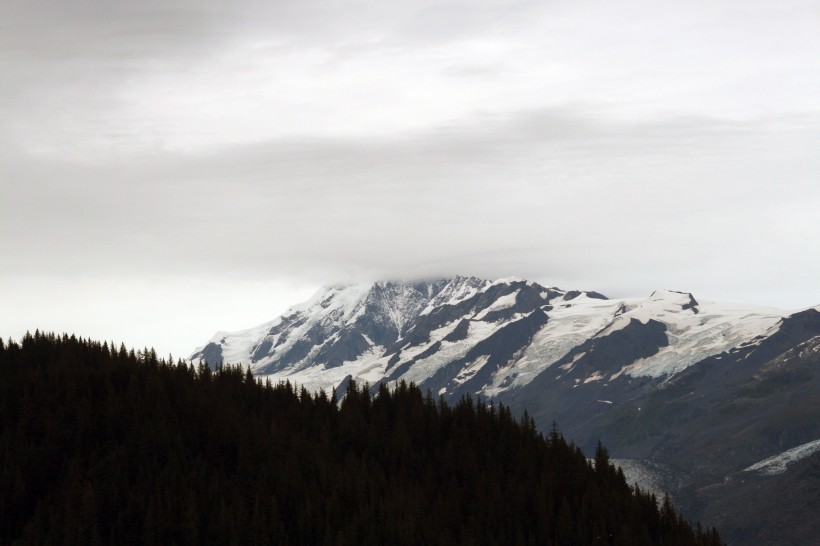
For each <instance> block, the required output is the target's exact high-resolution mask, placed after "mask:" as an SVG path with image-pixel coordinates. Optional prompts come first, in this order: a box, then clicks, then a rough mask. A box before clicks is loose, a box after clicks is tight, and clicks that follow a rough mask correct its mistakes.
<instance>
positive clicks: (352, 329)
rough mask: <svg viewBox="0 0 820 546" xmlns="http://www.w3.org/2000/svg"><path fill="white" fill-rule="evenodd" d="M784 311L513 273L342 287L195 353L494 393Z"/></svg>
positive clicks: (718, 344)
mask: <svg viewBox="0 0 820 546" xmlns="http://www.w3.org/2000/svg"><path fill="white" fill-rule="evenodd" d="M786 316H788V314H787V313H784V312H781V311H779V310H773V309H765V308H756V307H751V306H738V305H732V304H722V303H715V302H701V301H698V300H696V299H695V298H694V296H692V294H690V293H688V292H677V291H672V290H656V291H654V292H652V294H651V295H650V296H649V297H648V298H643V299H615V300H610V299H607V298H606V297H604V296H602V295H601V294H598V293H596V292H582V291H578V290H570V291H566V290H562V289H559V288H554V287H553V288H546V287H544V286H541V285H540V284H537V283H535V282H532V281H527V280H524V279H519V278H515V277H510V278H504V279H499V280H496V281H490V280H486V279H480V278H476V277H467V276H457V277H452V278H448V279H439V280H431V281H417V282H396V281H379V282H371V283H362V284H355V285H333V286H327V287H324V288H322V289H321V290H319V291H317V292H316V294H314V295H313V297H311V298H310V299H309V300H308V301H306V302H305V303H303V304H300V305H297V306H294V307H292V308H290V309H289V310H288V311H287V312H286V313H285V314H283V315H282V316H281V317H279V318H278V319H276V320H274V321H271V322H268V323H264V324H262V325H259V326H257V327H255V328H251V329H248V330H243V331H240V332H233V333H225V332H220V333H219V334H217V335H215V336H214V337H213V338H212V339H211V341H210V342H209V343H208V344H206V345H205V346H204V347H201V348H200V349H198V350H197V351H196V352H195V353H194V354H193V355H192V359H194V360H196V359H200V358H202V359H205V360H206V361H207V362H208V363H209V364H211V365H215V364H216V363H218V362H224V363H243V364H245V365H250V366H251V369H252V370H253V372H254V373H256V374H258V375H268V376H272V378H274V379H276V378H278V379H284V378H289V379H291V380H293V381H295V382H297V383H300V384H304V385H306V386H308V387H309V388H319V387H321V388H325V389H328V390H329V389H331V388H334V387H335V386H337V385H338V384H339V383H340V382H341V380H342V379H344V378H345V377H346V376H348V375H350V376H351V377H353V378H354V379H356V380H358V381H361V382H364V381H367V382H370V383H371V384H373V383H377V382H379V381H383V380H388V381H394V380H399V379H405V380H407V381H414V382H416V383H417V384H420V385H421V386H422V387H426V388H430V389H432V390H433V391H434V392H436V393H441V394H446V395H457V394H458V393H463V392H471V393H482V394H484V395H490V396H496V395H501V394H503V393H507V392H511V391H512V390H515V389H519V388H522V387H524V386H526V385H528V384H529V383H530V382H532V381H533V380H534V379H536V378H543V377H546V376H545V375H544V374H548V375H549V376H550V377H563V378H564V379H562V380H566V379H567V378H570V377H571V378H572V380H573V381H575V380H576V379H577V380H578V381H579V385H590V384H592V383H595V382H601V384H605V383H606V382H607V381H614V380H616V379H617V378H619V377H625V378H626V377H649V378H664V377H666V378H668V377H671V376H673V375H675V374H677V373H679V372H681V371H682V370H684V369H686V368H687V367H689V366H691V365H693V364H695V363H697V362H699V361H701V360H703V359H705V358H709V357H712V356H715V355H719V354H721V353H723V352H726V351H729V350H731V349H734V348H742V347H745V346H748V345H749V344H755V345H758V344H760V343H761V342H762V340H765V339H767V338H768V337H770V336H772V335H774V334H776V332H777V331H778V329H779V326H778V324H779V321H781V320H782V319H783V318H784V317H786Z"/></svg>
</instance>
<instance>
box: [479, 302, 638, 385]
mask: <svg viewBox="0 0 820 546" xmlns="http://www.w3.org/2000/svg"><path fill="white" fill-rule="evenodd" d="M621 303H622V300H601V299H597V298H589V297H587V296H586V294H582V295H581V296H578V297H577V298H575V299H573V300H570V302H568V303H567V304H564V305H560V306H555V307H554V308H553V309H552V310H551V311H549V312H548V313H547V315H548V320H547V324H545V325H544V326H543V327H542V328H541V329H540V330H539V331H538V332H536V334H535V336H533V339H532V343H530V345H529V346H528V347H527V348H526V349H525V350H524V352H523V353H522V354H521V357H520V358H519V359H518V360H517V361H516V362H515V364H514V365H513V366H508V367H506V368H504V369H501V370H499V371H498V373H497V374H496V375H495V377H494V378H493V382H492V384H491V385H488V386H487V387H486V388H485V389H484V393H485V394H486V395H488V396H494V395H497V394H499V393H500V392H501V391H503V390H506V389H507V388H510V387H513V388H514V387H523V386H524V385H526V384H527V383H529V382H530V381H532V380H533V379H535V378H536V377H537V376H538V375H539V374H540V373H541V372H543V371H544V370H545V369H546V368H548V367H550V366H551V365H552V364H554V363H555V362H557V361H558V360H560V359H561V358H562V357H563V356H564V355H565V354H567V353H568V352H569V351H570V350H572V349H573V348H574V347H576V346H578V345H580V344H581V343H583V342H584V341H586V340H587V339H589V338H591V337H592V336H593V335H594V334H595V333H596V332H598V331H600V330H601V329H602V328H604V327H606V326H607V324H609V323H610V322H611V321H612V317H613V315H614V314H615V312H616V311H617V310H618V309H619V308H620V306H621Z"/></svg>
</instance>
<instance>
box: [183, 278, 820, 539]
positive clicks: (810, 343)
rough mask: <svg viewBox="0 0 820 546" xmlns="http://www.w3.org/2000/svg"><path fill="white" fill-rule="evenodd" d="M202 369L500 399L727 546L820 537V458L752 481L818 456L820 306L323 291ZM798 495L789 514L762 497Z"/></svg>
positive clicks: (668, 294) (467, 284) (658, 297)
mask: <svg viewBox="0 0 820 546" xmlns="http://www.w3.org/2000/svg"><path fill="white" fill-rule="evenodd" d="M192 359H194V360H198V359H203V360H205V361H207V362H208V363H209V364H210V365H212V366H215V365H217V364H218V362H220V361H222V362H224V363H226V364H229V363H240V364H243V365H245V366H249V367H250V369H251V371H252V372H253V373H254V374H256V375H257V376H258V377H267V378H270V379H272V380H273V381H285V380H287V381H290V382H291V383H295V384H298V385H301V386H305V387H307V388H308V389H309V390H319V389H324V390H325V391H326V392H328V393H330V392H334V391H335V392H337V393H339V394H341V393H342V392H343V391H344V386H345V385H346V384H347V383H348V382H349V381H350V380H355V381H356V382H357V383H359V384H362V383H365V382H367V383H369V384H370V385H371V386H372V388H373V390H374V391H375V390H377V389H378V385H379V384H380V383H390V384H394V383H395V382H399V381H406V382H408V383H411V382H412V383H414V384H416V385H418V386H419V388H421V389H422V390H423V391H428V392H431V393H432V394H433V395H435V396H441V397H442V398H443V399H444V400H447V401H450V402H453V401H457V400H459V399H460V398H462V397H463V396H465V395H469V396H476V395H477V396H479V397H481V398H483V399H486V400H495V401H498V402H501V403H503V404H505V405H507V406H509V407H510V408H511V410H512V411H513V412H514V413H516V414H518V415H521V414H523V412H524V411H526V412H527V413H528V415H530V416H531V417H532V418H533V419H534V422H535V424H536V426H537V427H538V428H540V429H541V430H542V431H547V430H549V428H550V426H551V425H552V423H555V422H557V423H558V424H559V426H560V427H561V430H562V432H563V433H564V434H565V435H566V436H567V437H568V438H571V439H572V440H573V441H574V442H575V443H576V444H577V445H578V446H579V447H581V448H582V449H583V450H584V451H586V452H587V453H591V452H593V451H594V449H595V445H596V443H597V442H598V441H599V440H601V441H603V442H604V443H605V444H606V445H607V446H609V449H610V453H611V454H612V456H613V457H615V458H617V459H618V460H620V461H622V462H623V464H624V466H625V468H628V469H633V470H635V474H634V476H635V479H638V480H640V479H641V475H644V476H654V478H653V480H654V483H656V484H662V485H663V487H664V488H665V490H666V491H668V492H669V493H670V494H671V495H672V496H673V498H674V499H675V500H676V502H679V503H680V505H681V507H682V509H683V511H684V513H685V515H686V516H687V517H689V518H690V519H692V520H700V521H702V522H704V523H706V524H707V525H719V526H720V527H721V528H722V529H726V530H727V532H726V534H725V537H726V538H727V539H728V543H729V544H749V543H755V544H778V545H781V544H795V545H800V544H807V543H810V540H811V538H810V537H816V536H820V522H816V519H817V518H816V517H814V515H815V513H814V512H813V511H812V508H811V507H812V506H818V505H820V494H818V493H817V492H818V491H820V487H819V486H817V484H818V482H820V479H817V478H811V477H812V476H815V477H816V476H820V452H812V453H811V454H810V455H808V456H806V457H805V458H802V459H800V460H799V461H798V462H796V463H795V464H794V465H791V466H789V467H788V468H787V470H786V471H785V472H784V473H782V474H776V475H763V474H760V473H756V472H745V471H744V470H745V469H746V468H749V467H750V466H753V465H754V464H756V463H758V462H760V461H764V460H767V459H769V458H772V457H777V456H779V455H780V454H782V453H787V452H789V450H792V449H796V448H799V447H800V446H802V445H806V444H810V445H813V444H811V443H812V442H815V441H818V440H820V407H818V404H817V403H816V401H817V400H820V306H816V307H808V308H805V309H801V310H798V311H785V310H780V309H775V308H771V307H762V306H754V305H742V304H734V303H726V302H714V301H707V300H705V299H702V298H699V297H696V296H695V295H694V294H691V293H689V292H683V291H674V290H655V291H653V292H651V293H650V295H649V296H648V297H644V298H613V299H608V298H606V297H605V296H602V295H601V294H598V293H597V292H591V291H580V290H563V289H560V288H556V287H545V286H542V285H540V284H538V283H534V282H532V281H527V280H524V279H520V278H507V279H499V280H496V281H490V280H485V279H478V278H475V277H454V278H451V279H443V280H442V279H440V280H436V281H419V282H416V283H396V282H393V283H391V282H389V281H388V282H381V283H368V284H364V285H354V286H348V287H340V286H336V287H330V288H325V289H322V290H320V291H319V292H317V294H316V295H314V297H313V298H311V299H310V300H308V302H306V303H304V304H301V305H299V306H295V307H293V308H291V309H289V310H288V311H287V312H286V313H284V314H283V315H282V316H281V317H279V318H277V319H276V320H274V321H271V322H269V323H265V324H263V325H260V326H258V327H255V328H251V329H249V330H244V331H240V332H234V333H220V334H218V335H217V336H214V337H213V338H212V339H211V340H210V341H209V343H208V344H206V345H204V346H203V347H201V348H199V349H198V350H197V351H196V352H194V354H192ZM812 479H813V480H814V481H813V482H812ZM812 483H814V484H815V485H811V484H812ZM795 484H798V485H799V487H797V486H795ZM786 490H794V491H795V493H794V494H792V495H790V496H789V498H788V499H786V500H785V501H783V502H781V503H779V504H776V503H772V502H768V501H766V498H767V497H766V496H765V495H763V496H761V493H759V492H760V491H769V492H770V493H771V494H772V495H775V494H778V495H779V494H780V493H781V492H783V491H786ZM749 495H754V496H755V498H759V499H760V501H759V503H758V504H757V506H756V505H750V504H749V503H746V502H744V499H745V498H747V497H748V496H749ZM764 512H765V513H764ZM778 518H786V519H788V520H789V521H791V520H795V519H799V520H800V521H808V522H813V521H814V522H815V523H807V524H801V525H800V526H793V527H788V526H783V525H781V524H779V523H777V522H778V521H779V520H778ZM801 518H802V519H801ZM772 526H774V527H776V528H777V532H776V533H773V532H772V531H771V528H772Z"/></svg>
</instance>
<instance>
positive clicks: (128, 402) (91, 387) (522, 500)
mask: <svg viewBox="0 0 820 546" xmlns="http://www.w3.org/2000/svg"><path fill="white" fill-rule="evenodd" d="M0 420H1V422H0V473H1V474H0V491H2V495H0V544H26V545H30V544H31V545H35V544H74V545H79V544H88V545H99V544H117V545H128V544H145V545H154V544H166V545H172V544H176V545H188V544H191V545H194V544H214V545H217V544H219V545H230V544H236V545H253V544H333V545H336V544H339V545H341V544H498V545H507V544H510V545H517V544H522V545H529V544H549V545H586V544H590V545H592V544H606V545H656V544H662V545H690V544H699V545H718V544H721V541H720V538H719V536H718V534H717V531H715V530H713V529H712V530H708V531H707V530H701V529H700V527H699V526H698V527H697V528H693V527H692V526H691V525H690V524H689V523H688V522H686V521H685V520H684V519H683V518H682V517H681V516H679V515H678V514H677V512H676V511H675V509H674V508H673V507H672V505H671V504H670V503H669V501H668V499H666V500H664V501H662V502H658V499H656V498H655V497H654V496H653V495H650V494H647V493H645V492H642V491H640V490H639V489H638V488H637V487H630V486H629V485H628V484H627V483H626V480H625V479H624V476H623V473H622V472H621V471H620V470H618V469H616V468H615V467H614V466H613V465H612V464H611V463H610V462H609V459H608V456H607V453H606V449H605V448H604V447H603V446H599V448H598V450H597V453H595V456H594V461H588V460H587V458H586V457H585V455H584V454H583V453H582V452H581V450H580V449H578V448H577V447H575V446H574V445H572V444H571V443H568V442H567V441H565V440H564V438H563V437H562V436H561V434H560V433H559V432H558V430H557V429H554V430H553V431H552V432H550V433H548V434H547V435H546V436H544V435H542V434H541V433H539V432H538V431H536V430H535V428H534V425H533V421H532V420H531V419H529V418H528V417H526V416H524V417H523V418H522V419H515V418H514V417H513V415H512V414H511V412H510V410H509V409H507V408H506V407H503V406H497V405H492V404H487V403H485V402H482V401H478V400H475V399H470V398H465V399H462V401H461V402H460V403H458V404H456V405H455V406H448V405H447V404H445V403H443V402H442V401H437V400H435V399H434V398H433V397H432V396H431V395H430V394H426V395H425V394H424V393H422V392H420V391H419V389H418V388H416V387H414V386H413V385H406V384H398V385H395V386H391V388H387V387H384V386H382V387H380V389H379V390H378V393H376V394H374V395H370V394H369V391H368V388H367V386H365V385H356V384H352V385H351V386H350V387H349V389H348V391H347V394H346V396H345V397H344V399H343V400H342V402H341V403H340V404H337V403H336V400H335V399H333V398H332V397H328V396H327V395H325V394H321V393H319V394H312V393H309V392H307V391H306V390H300V389H298V388H296V387H294V386H293V385H290V384H287V383H285V384H277V385H272V384H270V383H264V384H263V383H259V382H258V381H257V380H255V379H254V378H253V377H252V376H251V374H250V373H249V372H247V371H243V370H241V369H240V368H234V367H225V368H222V369H219V370H217V371H211V370H210V369H209V368H208V367H207V366H204V365H200V366H198V367H194V366H191V365H186V364H184V363H182V362H172V361H171V358H170V357H169V359H159V358H157V356H156V354H155V353H154V351H153V350H144V351H136V352H135V351H133V350H130V351H129V350H127V349H126V348H125V347H124V346H120V347H118V348H115V347H113V346H111V345H109V344H108V343H99V342H93V341H88V340H83V339H77V338H75V337H74V336H66V335H63V336H55V335H53V334H47V335H44V334H40V333H36V334H34V335H26V336H25V337H24V338H23V339H22V340H21V342H20V343H15V342H10V341H5V342H4V341H3V340H0Z"/></svg>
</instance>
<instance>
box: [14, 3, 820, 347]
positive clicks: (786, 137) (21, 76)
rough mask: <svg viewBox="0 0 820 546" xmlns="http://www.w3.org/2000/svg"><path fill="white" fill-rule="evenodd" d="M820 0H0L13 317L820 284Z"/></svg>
mask: <svg viewBox="0 0 820 546" xmlns="http://www.w3.org/2000/svg"><path fill="white" fill-rule="evenodd" d="M818 28H820V3H818V2H817V0H795V1H792V0H778V1H777V2H772V1H771V0H765V1H762V0H742V1H741V0H708V1H707V0H691V1H686V2H683V1H679V2H657V1H650V0H646V1H643V0H618V1H615V2H613V1H589V0H575V1H569V0H556V1H553V0H540V1H520V2H516V1H501V0H470V1H469V2H462V3H459V2H446V1H441V0H401V1H398V0H348V1H345V2H342V1H340V0H300V1H284V0H265V1H263V0H232V1H230V2H227V1H225V2H217V1H215V0H204V1H203V0H161V1H160V0H141V1H139V2H134V1H126V0H75V1H71V2H66V1H64V0H27V1H22V0H20V1H18V0H0V256H2V258H0V263H1V264H2V267H0V336H1V337H4V338H7V337H8V336H13V337H15V338H19V337H20V336H21V335H22V334H23V333H24V332H25V331H26V330H27V329H32V330H33V329H34V328H40V329H47V330H57V331H69V332H74V333H77V334H79V335H83V336H91V337H94V338H105V339H115V340H117V341H120V340H123V341H125V342H126V343H127V344H129V345H137V346H146V345H153V346H155V347H156V348H157V350H158V351H160V352H161V353H162V354H167V353H168V352H173V353H174V354H175V355H177V356H182V355H187V354H188V353H190V352H191V351H192V350H193V349H194V347H196V346H198V345H201V344H203V343H205V342H206V341H207V340H208V339H209V338H210V336H211V335H212V334H213V333H214V332H215V331H216V330H231V329H239V328H246V327H250V326H254V325H256V324H258V323H260V322H263V321H266V320H270V319H272V318H274V317H275V316H277V315H278V314H279V313H280V312H281V311H283V310H284V309H285V308H286V307H287V306H289V305H291V304H295V303H298V302H299V301H301V300H303V299H305V298H306V297H308V296H309V295H310V293H311V292H312V291H313V290H315V289H316V288H317V287H318V286H319V285H322V284H326V283H334V282H339V281H356V280H370V279H376V278H417V277H425V276H434V277H439V276H444V275H451V274H456V273H459V274H465V275H478V276H484V277H489V278H496V277H500V276H508V275H517V276H522V277H526V278H531V279H533V280H537V281H539V282H542V283H544V284H547V285H557V286H560V287H563V288H566V289H575V288H579V289H591V290H598V291H600V292H603V293H605V294H608V295H610V296H616V297H618V296H645V295H648V294H649V293H650V292H651V291H652V290H653V289H655V288H671V289H678V290H685V291H691V292H693V293H694V294H695V296H696V297H699V298H702V299H719V300H728V301H741V302H748V303H758V304H761V305H770V306H778V307H783V308H800V307H807V306H811V305H817V304H820V32H818Z"/></svg>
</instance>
